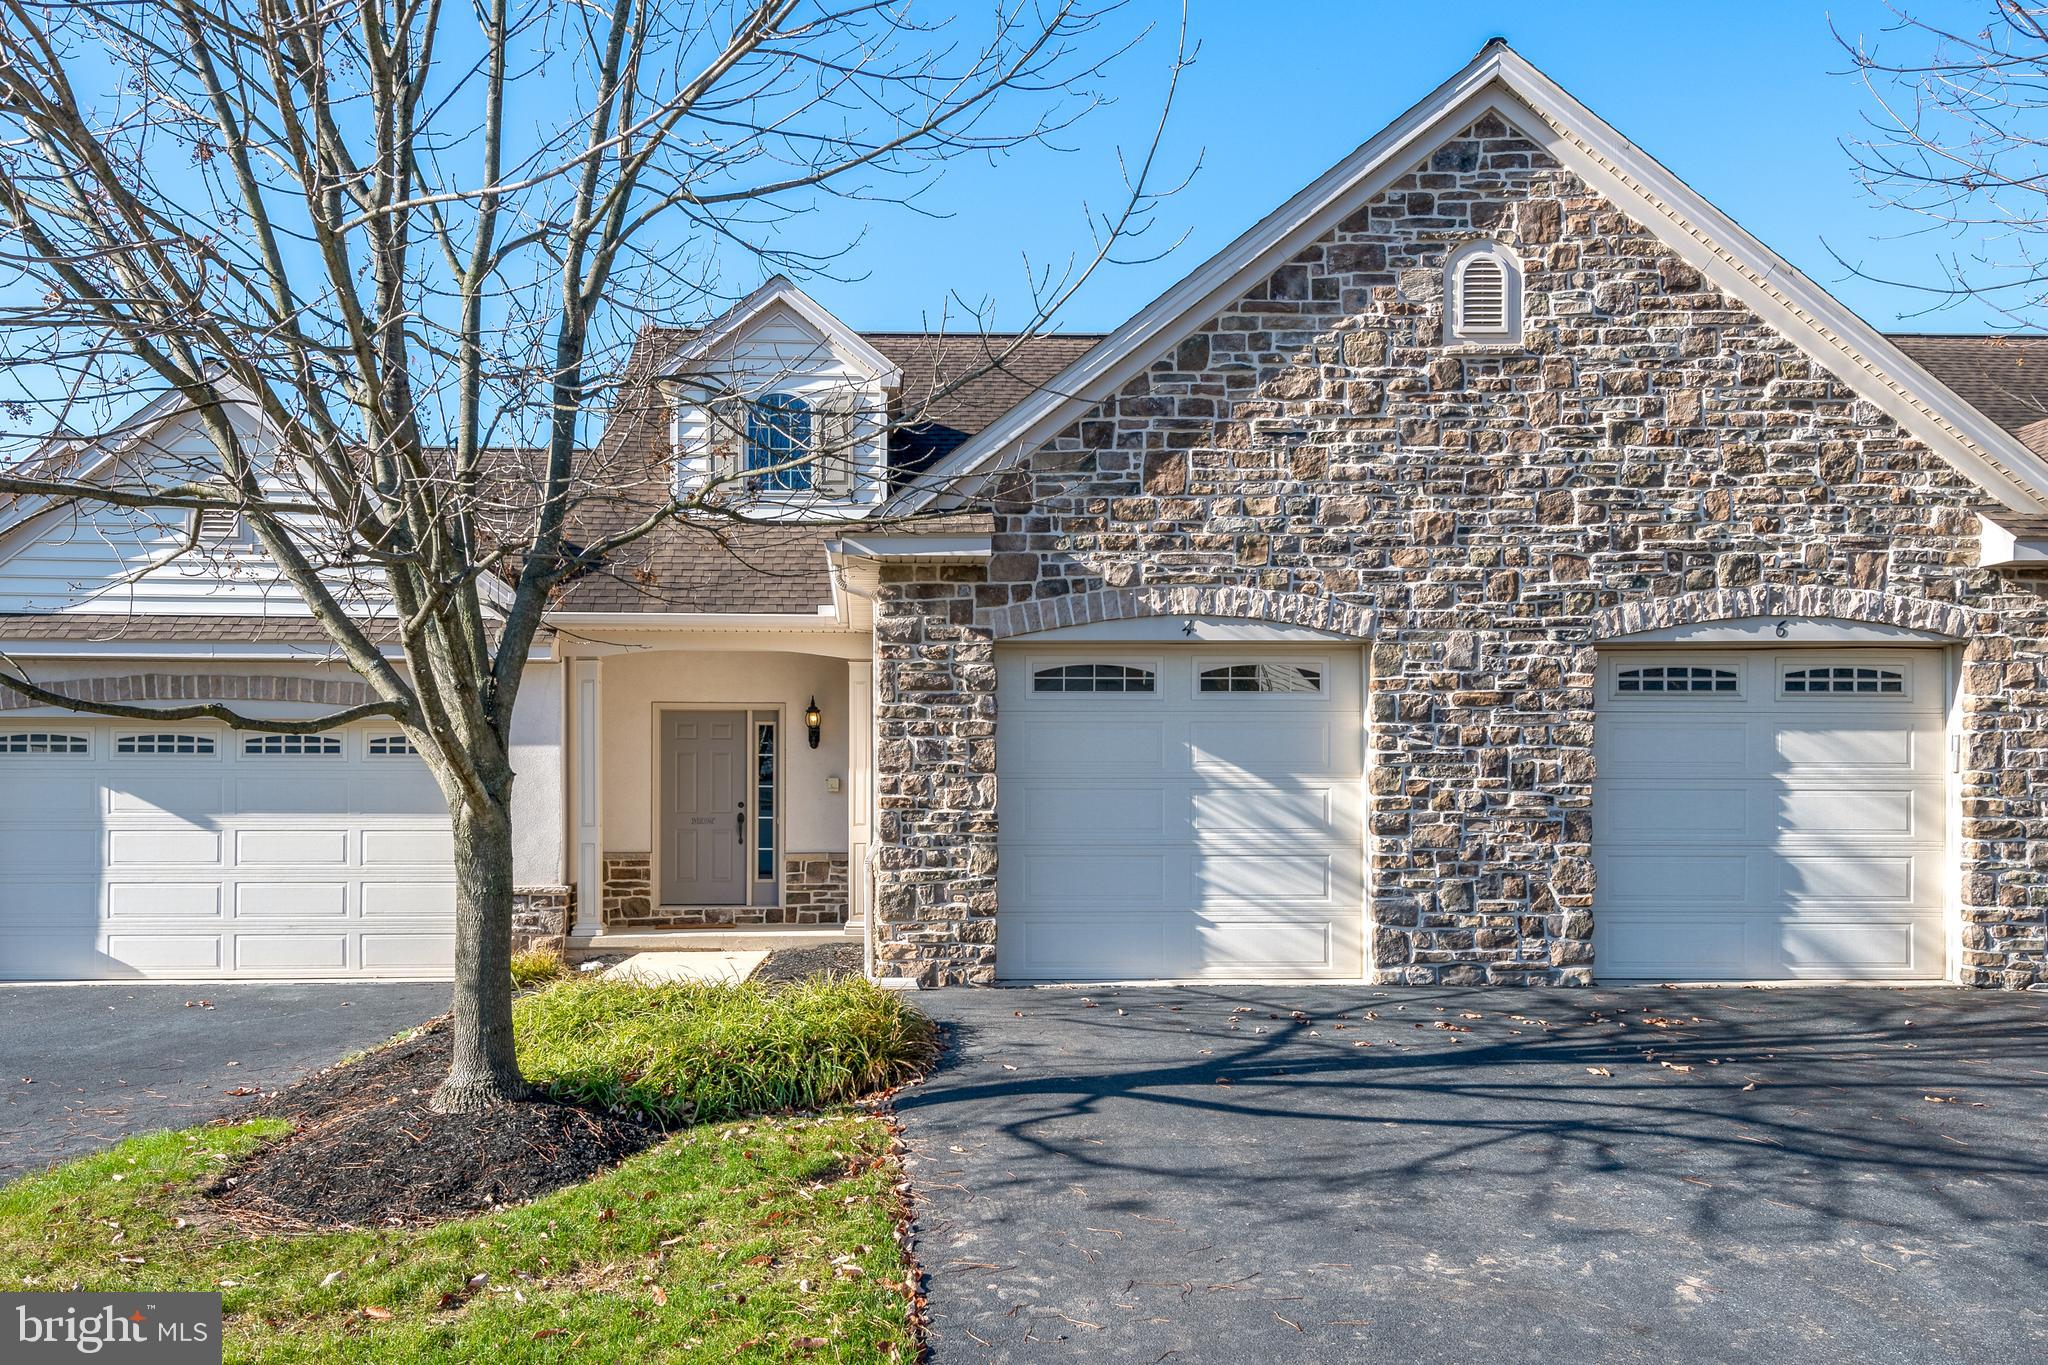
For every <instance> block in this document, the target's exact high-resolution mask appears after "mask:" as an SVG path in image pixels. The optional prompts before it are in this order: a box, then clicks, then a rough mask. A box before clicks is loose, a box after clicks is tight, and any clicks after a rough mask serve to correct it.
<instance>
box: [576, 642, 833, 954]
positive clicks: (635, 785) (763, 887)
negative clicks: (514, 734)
mask: <svg viewBox="0 0 2048 1365" xmlns="http://www.w3.org/2000/svg"><path fill="white" fill-rule="evenodd" d="M641 619H642V620H644V619H645V618H641ZM564 624H565V625H566V627H567V628H566V629H565V630H564V632H563V635H562V640H563V645H564V654H565V658H566V661H567V667H568V669H569V686H568V697H567V708H568V727H567V728H568V746H569V755H568V763H567V765H566V767H567V785H568V788H569V791H568V796H569V799H568V801H567V803H566V806H567V810H566V823H567V829H566V830H565V835H566V838H567V848H568V854H569V857H568V862H569V866H570V868H571V869H572V877H573V881H574V887H575V912H574V916H573V920H572V927H571V934H570V947H571V949H572V951H580V952H590V951H603V950H606V949H607V948H610V947H613V946H616V947H619V948H629V949H640V948H644V947H648V946H657V945H661V946H699V945H698V943H697V942H696V940H699V939H701V940H703V944H702V946H712V943H713V940H714V939H730V938H731V937H732V936H734V935H757V936H758V935H792V936H797V935H800V936H802V937H804V938H811V937H813V936H816V935H836V934H853V935H856V936H857V935H859V934H860V933H861V930H862V925H863V922H864V918H865V910H866V903H867V873H866V859H867V851H868V846H869V830H870V829H871V827H872V802H871V798H870V796H869V793H870V792H871V789H872V783H871V777H870V771H869V755H870V752H871V733H872V731H871V726H872V719H871V717H872V710H871V695H872V694H871V668H872V665H871V663H870V659H869V636H868V635H867V633H866V632H864V631H858V632H857V631H852V630H848V629H846V628H844V627H843V626H840V625H839V624H838V623H837V622H836V621H833V620H831V619H830V618H821V619H820V620H818V621H817V622H816V623H815V624H813V623H812V622H810V621H809V620H807V619H804V618H794V619H793V618H790V617H781V618H779V619H778V620H776V621H775V622H773V623H772V624H770V625H767V626H765V627H756V628H752V629H741V628H734V627H736V626H738V625H739V624H740V623H737V622H735V623H734V625H733V626H728V627H725V628H713V629H677V628H675V627H674V626H673V625H669V624H656V623H653V622H650V623H648V624H644V625H643V624H640V623H639V622H638V621H630V620H629V621H625V622H588V623H581V622H578V623H564Z"/></svg>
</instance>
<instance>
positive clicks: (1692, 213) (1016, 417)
mask: <svg viewBox="0 0 2048 1365" xmlns="http://www.w3.org/2000/svg"><path fill="white" fill-rule="evenodd" d="M1487 113H1494V114H1497V115H1499V116H1500V117H1501V118H1502V119H1504V120H1505V121H1506V122H1508V123H1509V124H1511V125H1512V126H1514V127H1516V128H1517V129H1520V130H1521V131H1522V132H1523V133H1524V135H1526V136H1529V137H1530V138H1531V139H1532V140H1533V141H1535V142H1537V143H1538V144H1540V145H1542V146H1543V147H1544V148H1546V149H1547V150H1548V151H1549V152H1550V153H1551V154H1552V155H1553V156H1555V157H1556V158H1557V159H1558V160H1559V161H1560V162H1561V163H1563V164H1564V165H1565V166H1567V167H1568V168H1570V169H1571V170H1573V171H1575V172H1576V173H1577V174H1578V175H1580V176H1581V177H1582V178H1583V179H1585V180H1586V182H1587V183H1588V184H1590V185H1592V186H1593V187H1594V188H1595V189H1597V190H1600V191H1602V192H1604V193H1605V194H1606V195H1607V196H1608V197H1609V198H1610V199H1611V200H1612V201H1613V202H1614V203H1615V204H1616V205H1617V206H1618V207H1620V208H1621V209H1622V210H1623V211H1625V212H1627V213H1629V214H1630V216H1631V217H1633V218H1635V219H1636V220H1637V221H1638V222H1640V223H1642V225H1643V226H1644V227H1645V228H1646V229H1648V230H1649V231H1651V232H1652V233H1654V234H1656V236H1657V237H1658V238H1659V239H1660V240H1662V241H1663V242H1665V244H1666V245H1668V246H1669V247H1671V249H1672V250H1673V251H1675V252H1677V253H1678V254H1679V255H1680V256H1681V257H1683V258H1684V259H1685V260H1686V261H1687V262H1688V263H1689V264H1691V265H1692V266H1694V267H1695V268H1696V269H1698V270H1699V271H1700V272H1701V273H1702V274H1704V275H1705V276H1706V277H1707V278H1708V279H1709V280H1710V281H1711V282H1712V283H1713V284H1714V285H1715V286H1716V287H1718V288H1720V289H1721V290H1723V291H1724V292H1726V293H1727V294H1729V295H1730V296H1731V297H1733V298H1736V299H1738V300H1740V301H1742V302H1743V303H1745V304H1747V305H1748V306H1749V307H1750V308H1751V309H1753V310H1754V311H1755V312H1756V313H1757V314H1758V315H1759V316H1760V317H1762V318H1764V319H1765V320H1766V321H1767V322H1773V323H1775V324H1776V325H1777V326H1778V328H1779V330H1780V331H1781V332H1782V333H1783V335H1784V336H1785V337H1786V338H1788V339H1789V340H1790V341H1792V342H1793V344H1795V345H1797V346H1798V347H1799V348H1800V349H1801V350H1803V351H1805V352H1806V353H1807V354H1808V355H1810V356H1811V357H1813V359H1814V360H1815V361H1816V362H1818V363H1819V364H1821V365H1822V366H1823V367H1825V368H1826V369H1827V370H1828V371H1829V372H1830V373H1832V374H1835V375H1837V376H1839V377H1840V378H1841V379H1842V381H1843V382H1845V383H1846V384H1848V385H1849V386H1850V387H1851V388H1853V389H1854V390H1855V391H1856V392H1857V393H1858V394H1859V395H1860V396H1861V397H1863V398H1865V399H1866V400H1868V401H1869V402H1870V403H1872V404H1873V405H1874V406H1876V407H1877V408H1878V409H1880V410H1881V411H1883V412H1884V413H1886V414H1887V415H1888V416H1890V417H1892V418H1893V419H1895V420H1896V421H1898V422H1899V423H1900V425H1901V426H1903V427H1904V428H1905V429H1906V430H1907V431H1908V432H1910V433H1911V434H1912V435H1913V436H1915V437H1916V438H1918V439H1919V440H1921V441H1923V442H1925V443H1926V444H1927V445H1928V446H1929V447H1930V448H1931V449H1933V450H1934V452H1935V453H1936V454H1938V455H1940V456H1941V457H1942V458H1944V459H1946V460H1947V461H1948V462H1949V463H1951V464H1952V465H1954V466H1955V467H1956V468H1957V469H1959V470H1960V471H1962V472H1963V473H1964V474H1965V475H1967V476H1968V477H1970V478H1971V479H1972V480H1973V481H1975V482H1976V483H1978V484H1979V485H1980V486H1981V487H1983V488H1984V489H1985V491H1986V492H1988V493H1989V494H1990V495H1991V496H1992V497H1994V498H1996V499H1998V500H1999V502H2001V503H2003V504H2004V505H2005V506H2007V507H2009V508H2012V509H2014V510H2015V511H2020V512H2026V513H2040V512H2042V511H2044V510H2048V460H2044V459H2043V458H2042V457H2040V456H2038V455H2036V454H2035V453H2034V452H2033V451H2031V450H2029V449H2027V447H2026V446H2024V445H2023V444H2021V443H2020V441H2019V440H2018V438H2017V437H2014V436H2013V435H2012V434H2011V433H2009V432H2007V431H2005V430H2004V429H2003V428H2001V427H1999V426H1998V425H1997V424H1996V423H1994V422H1992V421H1991V420H1990V419H1989V418H1988V417H1986V416H1984V415H1983V414H1982V413H1980V412H1978V411H1977V410H1976V409H1975V408H1973V407H1971V406H1970V405H1969V404H1968V403H1966V402H1964V401H1963V400H1962V399H1961V398H1959V397H1957V396H1956V394H1955V393H1954V392H1953V391H1952V390H1950V389H1949V388H1948V387H1947V386H1946V385H1944V384H1942V383H1941V382H1939V381H1938V380H1936V379H1935V378H1934V377H1933V376H1932V375H1931V374H1929V373H1928V372H1927V371H1926V370H1925V369H1924V368H1922V367H1921V366H1920V365H1919V364H1918V363H1917V362H1915V361H1913V360H1912V359H1911V358H1909V357H1908V356H1907V355H1906V354H1905V353H1904V352H1902V351H1901V350H1899V348H1898V347H1897V346H1896V345H1894V344H1893V343H1892V342H1891V341H1890V340H1888V339H1887V338H1886V337H1884V336H1883V335H1882V334H1880V333H1879V332H1877V331H1876V330H1875V329H1874V328H1872V327H1871V326H1870V325H1869V324H1868V323H1866V322H1864V321H1863V320H1862V319H1861V318H1859V317H1857V316H1856V315H1855V314H1854V313H1852V312H1850V311H1849V309H1848V308H1846V307H1844V306H1843V305H1842V304H1841V303H1840V302H1838V301H1837V300H1836V299H1834V298H1833V297H1832V296H1830V295H1829V294H1828V293H1827V291H1826V290H1824V289H1822V288H1821V287H1820V286H1819V285H1817V284H1815V283H1814V282H1813V281H1811V280H1809V279H1807V278H1806V277H1805V276H1804V275H1802V274H1801V273H1800V272H1799V271H1797V270H1795V269H1794V268H1793V267H1792V266H1791V265H1790V264H1788V263H1787V262H1786V261H1785V260H1783V259H1782V258H1781V257H1779V256H1778V255H1777V254H1776V253H1775V252H1773V251H1771V250H1770V249H1769V248H1768V247H1766V246H1764V245H1763V244H1762V243H1761V242H1759V241H1757V240H1756V238H1754V237H1753V236H1751V235H1750V234H1749V233H1748V232H1746V231H1744V230H1743V228H1742V227H1741V226H1740V225H1739V224H1737V223H1736V222H1735V221H1734V220H1733V219H1731V218H1729V217H1728V216H1727V215H1726V214H1724V213H1722V212H1721V211H1720V210H1719V209H1716V208H1715V207H1714V206H1713V205H1711V204H1709V203H1708V202H1707V201H1706V200H1705V199H1703V198H1702V197H1701V196H1700V195H1699V194H1698V193H1696V192H1695V191H1694V190H1693V189H1692V188H1691V187H1690V186H1688V185H1686V184H1685V182H1684V181H1682V180H1680V179H1679V178H1678V177H1677V176H1675V175H1673V174H1672V173H1671V172H1670V171H1668V170H1666V169H1665V168H1664V167H1663V166H1661V165H1659V164H1658V163H1657V162H1656V161H1655V160H1654V159H1653V158H1651V157H1650V156H1649V155H1648V154H1647V153H1645V152H1643V151H1642V150H1641V149H1640V148H1638V147H1637V146H1635V144H1633V143H1631V142H1630V141H1629V140H1628V139H1627V138H1625V137H1623V136H1622V135H1621V134H1620V133H1618V132H1616V131H1615V129H1614V128H1613V127H1611V126H1610V125H1609V124H1607V123H1606V122H1605V121H1604V120H1602V119H1600V118H1599V117H1597V116H1596V115H1595V114H1593V113H1592V112H1591V111H1590V110H1588V109H1587V108H1586V107H1585V106H1584V105H1582V104H1580V103H1579V102H1578V101H1577V100H1575V99H1573V98H1572V97H1571V95H1569V94H1568V93H1566V92H1565V91H1564V89H1563V88H1562V87H1560V86H1558V85H1557V84H1556V82H1554V81H1552V80H1551V79H1550V78H1549V77H1548V76H1545V75H1544V74H1543V73H1542V72H1540V71H1538V70H1537V69H1536V68H1535V67H1534V66H1532V65H1531V64H1530V63H1529V62H1528V61H1527V60H1526V59H1524V58H1523V57H1522V56H1521V55H1520V54H1519V53H1517V52H1515V51H1514V50H1513V49H1512V48H1510V47H1508V46H1507V44H1506V43H1504V42H1502V41H1500V40H1499V39H1495V40H1494V41H1492V42H1489V43H1488V44H1487V45H1486V46H1485V47H1484V48H1482V49H1481V50H1480V52H1479V55H1478V56H1476V57H1474V58H1473V60H1472V61H1471V62H1470V63H1468V64H1467V65H1466V66H1465V68H1464V69H1463V70H1461V71H1459V72H1458V73H1457V74H1456V75H1454V76H1452V77H1451V78H1450V79H1449V80H1448V81H1446V82H1444V83H1443V84H1442V85H1440V86H1438V87H1437V88H1436V90H1435V91H1433V92H1431V94H1430V95H1429V96H1428V97H1427V98H1425V99H1424V100H1423V101H1422V102H1421V103H1419V104H1417V105H1415V106H1414V107H1412V108H1411V109H1409V110H1408V111H1407V112H1406V113H1404V114H1403V115H1401V117H1399V118H1398V119H1396V120H1394V122H1393V123H1391V124H1389V125H1388V126H1387V127H1386V128H1385V129H1383V130H1381V131H1380V132H1379V133H1378V134H1377V135H1375V136H1374V137H1373V138H1372V139H1371V140H1370V141H1368V142H1367V143H1365V144H1364V145H1363V146H1361V147H1360V148H1358V150H1357V151H1355V152H1353V153H1352V154H1351V155H1350V156H1348V157H1346V158H1345V159H1344V160H1343V161H1341V162H1339V163H1338V164H1337V165H1336V166H1334V167H1332V168H1331V169H1330V170H1329V171H1327V172H1325V173H1324V174H1323V175H1322V176H1321V177H1319V178H1318V179H1317V180H1316V181H1314V183H1312V184H1310V185H1309V186H1308V187H1307V188H1306V189H1304V190H1302V191H1301V192H1300V193H1299V194H1297V195H1295V196H1294V197H1293V198H1292V199H1290V200H1288V201H1287V202H1286V203H1285V204H1283V205H1282V206H1281V207H1280V208H1279V209H1277V210H1275V211H1274V212H1273V213H1271V214H1268V215H1267V216H1266V217H1265V218H1263V219H1261V220H1260V221H1259V222H1258V223H1257V224H1256V225H1255V226H1253V227H1252V228H1251V229H1250V230H1249V231H1247V232H1245V233H1244V234H1243V235H1241V236H1240V237H1238V238H1237V240H1236V241H1234V242H1232V243H1231V244H1230V245H1229V246H1227V247H1225V248H1224V249H1223V250H1222V251H1221V252H1219V253H1217V254H1216V255H1215V256H1213V257H1211V258H1210V259H1209V260H1208V261H1206V262H1205V263H1203V264H1202V265H1201V266H1199V267H1197V268H1196V269H1195V270H1194V271H1193V272H1192V273H1191V274H1189V275H1188V276H1187V277H1186V278H1185V279H1183V280H1181V281H1180V283H1178V284H1176V285H1174V286H1173V287H1172V288H1171V289H1169V290H1167V291H1166V292H1165V293H1164V294H1162V295H1160V296H1159V298H1157V299H1156V300H1154V301H1153V302H1152V303H1151V304H1149V305H1148V306H1147V307H1145V308H1144V309H1143V310H1141V311H1140V312H1139V313H1138V314H1137V315H1136V316H1134V317H1133V318H1131V319H1130V321H1128V322H1126V323H1125V324H1124V325H1123V326H1121V327H1119V328H1117V329H1116V331H1114V332H1112V333H1110V335H1109V336H1108V337H1106V338H1104V340H1103V341H1102V342H1101V344H1099V345H1098V346H1096V347H1095V348H1094V349H1093V350H1091V351H1089V352H1088V353H1087V354H1086V355H1084V356H1082V357H1081V358H1080V359H1079V360H1077V361H1075V362H1074V363H1073V364H1072V365H1069V366H1068V367H1067V368H1066V369H1065V370H1063V371H1061V372H1060V374H1058V375H1057V376H1055V377H1054V378H1053V379H1051V380H1050V381H1048V382H1047V383H1046V384H1044V385H1043V386H1041V387H1040V388H1039V389H1038V390H1037V391H1036V392H1035V393H1033V394H1032V395H1031V396H1030V397H1029V398H1027V399H1025V400H1024V401H1023V402H1022V403H1019V404H1018V405H1017V406H1016V407H1014V408H1012V409H1011V410H1010V411H1009V412H1008V413H1006V414H1004V416H1003V417H1002V418H1000V419H999V420H997V421H996V422H994V423H993V424H991V425H990V426H989V427H987V428H986V429H984V430H983V431H981V432H980V433H979V434H977V435H975V436H974V437H972V438H971V439H969V440H968V441H967V442H966V443H965V444H963V445H962V446H961V447H960V448H959V449H958V450H955V451H954V452H953V453H952V454H951V455H948V456H947V457H946V458H945V459H944V460H941V461H939V462H938V463H937V464H935V465H933V466H932V468H931V469H930V470H928V471H927V472H926V473H925V474H924V475H923V476H921V478H920V479H919V481H918V482H917V483H916V484H915V485H913V486H912V487H910V488H908V489H906V490H904V491H903V492H901V493H898V494H897V495H896V496H895V498H894V499H892V500H891V502H890V503H888V504H885V510H886V511H888V512H892V513H898V514H900V513H907V512H912V511H915V510H917V509H919V508H921V507H925V506H929V505H934V504H938V505H946V504H950V503H953V502H956V501H958V500H960V499H961V498H963V497H965V496H968V495H969V494H971V492H972V491H973V490H974V488H975V487H976V486H978V482H979V480H980V479H982V478H984V477H985V476H986V475H987V474H988V473H989V472H991V470H992V468H993V467H994V466H996V465H997V464H999V462H1000V461H1002V460H1003V459H1004V458H1005V457H1014V456H1019V455H1021V454H1023V453H1026V452H1028V451H1030V450H1033V449H1035V448H1036V447H1038V446H1039V445H1042V444H1043V443H1044V442H1045V441H1047V440H1049V439H1050V438H1051V437H1052V436H1054V435H1055V434H1057V433H1058V432H1059V431H1060V430H1062V429H1063V428H1064V427H1066V426H1067V425H1068V424H1069V423H1071V422H1072V421H1073V420H1074V419H1075V418H1077V417H1079V416H1080V415H1081V414H1083V413H1085V412H1086V411H1088V410H1089V409H1090V408H1091V407H1093V406H1094V405H1095V404H1096V403H1099V402H1101V401H1102V400H1103V399H1104V398H1106V397H1107V396H1108V395H1110V394H1112V393H1114V392H1115V391H1116V390H1117V388H1119V387H1120V386H1121V385H1123V384H1124V383H1126V382H1128V381H1129V380H1130V379H1131V378H1133V377H1134V376H1135V375H1137V374H1138V373H1139V372H1141V371H1142V370H1143V369H1144V368H1145V367H1146V366H1148V365H1149V364H1150V363H1151V362H1152V361H1153V359H1154V358H1155V357H1156V356H1157V355H1158V354H1159V353H1160V352H1161V351H1162V350H1163V349H1164V348H1165V347H1166V346H1167V345H1169V344H1172V343H1174V342H1177V341H1178V340H1179V339H1180V338H1181V337H1182V336H1184V335H1186V334H1188V333H1189V332H1191V331H1193V330H1194V329H1195V328H1197V327H1199V326H1201V325H1202V324H1203V323H1205V322H1206V321H1207V320H1208V319H1209V318H1210V317H1212V316H1213V315H1214V314H1215V313H1216V312H1217V311H1219V310H1220V309H1221V308H1223V307H1224V306H1226V305H1227V304H1228V303H1229V302H1230V301H1231V300H1232V299H1234V298H1236V297H1238V296H1239V295H1241V294H1242V293H1244V292H1245V291H1246V290H1247V289H1248V288H1249V287H1250V286H1251V285H1252V284H1253V283H1255V282H1256V281H1257V280H1259V279H1262V278H1264V277H1265V276H1266V275H1268V274H1270V273H1271V272H1272V271H1273V270H1274V269H1276V268H1277V267H1278V266H1279V265H1281V264H1282V263H1284V262H1285V261H1286V260H1288V259H1290V258H1292V257H1293V256H1294V255H1296V254H1298V253H1299V252H1300V251H1301V250H1302V249H1303V248H1305V247H1307V246H1308V245H1309V244H1310V243H1312V242H1314V241H1315V240H1316V239H1317V238H1319V237H1321V236H1322V235H1323V234H1324V233H1326V232H1328V231H1330V230H1331V229H1332V228H1333V227H1335V226H1336V224H1337V223H1338V222H1340V221H1342V220H1343V218H1344V217H1346V216H1347V215H1349V214H1350V213H1351V212H1353V211H1354V210H1355V209H1356V208H1358V206H1359V205H1361V204H1363V203H1365V202H1367V201H1369V200H1371V199H1373V198H1374V197H1376V196H1377V195H1378V194H1379V193H1381V192H1382V191H1383V190H1384V189H1385V188H1386V187H1387V186H1388V185H1390V184H1391V183H1393V182H1394V181H1395V180H1397V179H1399V178H1400V177H1401V176H1404V175H1406V174H1408V173H1409V172H1410V171H1411V170H1413V169H1414V167H1415V165H1416V164H1417V163H1418V162H1419V161H1420V159H1421V158H1422V157H1423V156H1424V155H1426V154H1427V152H1428V151H1430V150H1433V149H1434V148H1435V147H1436V146H1437V145H1439V144H1440V143H1442V142H1443V141H1445V140H1447V139H1449V138H1451V137H1454V136H1456V135H1457V133H1459V132H1460V131H1462V130H1463V129H1464V128H1466V127H1468V126H1470V124H1472V123H1473V122H1475V121H1476V120H1477V119H1479V118H1480V117H1481V116H1482V115H1484V114H1487Z"/></svg>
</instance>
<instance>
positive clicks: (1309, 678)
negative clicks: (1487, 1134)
mask: <svg viewBox="0 0 2048 1365" xmlns="http://www.w3.org/2000/svg"><path fill="white" fill-rule="evenodd" d="M1326 672H1327V669H1326V667H1325V665H1323V664H1322V663H1321V662H1315V663H1308V662H1300V663H1296V662H1284V661H1279V660H1260V661H1258V662H1256V663H1230V664H1198V665H1197V666H1196V674H1195V690H1196V691H1197V692H1199V693H1202V694H1205V695H1215V694H1225V695H1251V696H1277V697H1318V696H1321V695H1322V693H1323V678H1324V675H1325V673H1326Z"/></svg>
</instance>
